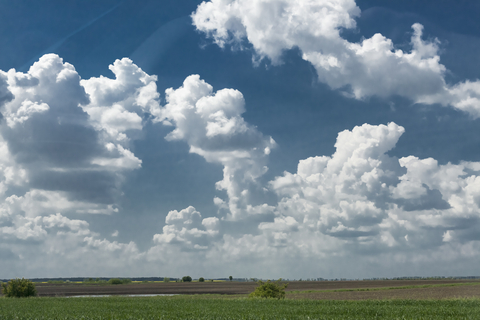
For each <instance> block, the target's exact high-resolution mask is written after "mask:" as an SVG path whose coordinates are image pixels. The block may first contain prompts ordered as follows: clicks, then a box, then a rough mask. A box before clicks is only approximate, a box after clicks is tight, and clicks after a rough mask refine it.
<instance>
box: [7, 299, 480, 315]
mask: <svg viewBox="0 0 480 320" xmlns="http://www.w3.org/2000/svg"><path fill="white" fill-rule="evenodd" d="M479 314H480V300H479V299H455V300H365V301H345V300H343V301H334V300H325V301H318V300H306V299H303V300H289V299H286V300H276V299H246V298H236V299H224V298H220V297H219V296H216V297H214V298H212V297H207V296H202V295H195V296H192V295H190V296H175V297H141V298H132V297H121V296H117V297H106V298H46V297H45V298H30V299H6V298H2V299H0V319H1V320H3V319H18V320H30V319H32V320H33V319H38V320H40V319H83V320H91V319H99V320H100V319H111V320H113V319H115V320H124V319H125V320H126V319H135V320H137V319H218V320H220V319H478V315H479Z"/></svg>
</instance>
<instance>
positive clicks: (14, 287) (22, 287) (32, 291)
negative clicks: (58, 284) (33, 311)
mask: <svg viewBox="0 0 480 320" xmlns="http://www.w3.org/2000/svg"><path fill="white" fill-rule="evenodd" d="M2 292H3V294H4V295H5V297H8V298H22V297H34V296H36V295H37V289H36V288H35V284H34V283H33V282H32V281H30V280H28V279H24V278H22V279H18V278H17V279H12V280H10V281H8V283H2Z"/></svg>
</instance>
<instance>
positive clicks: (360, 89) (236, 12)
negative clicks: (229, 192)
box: [192, 0, 480, 118]
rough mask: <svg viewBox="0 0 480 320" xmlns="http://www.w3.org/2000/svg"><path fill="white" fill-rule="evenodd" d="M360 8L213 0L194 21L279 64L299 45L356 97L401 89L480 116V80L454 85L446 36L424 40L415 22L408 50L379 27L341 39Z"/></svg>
mask: <svg viewBox="0 0 480 320" xmlns="http://www.w3.org/2000/svg"><path fill="white" fill-rule="evenodd" d="M359 15H360V9H359V8H358V7H357V6H356V4H355V1H353V0H311V1H295V0H273V1H272V0H211V1H208V2H202V3H201V4H200V5H199V6H198V8H197V10H196V11H195V12H194V13H193V14H192V20H193V24H194V25H195V26H196V28H197V30H199V31H202V32H204V33H205V34H207V36H209V37H211V38H213V39H214V41H215V43H217V44H218V45H219V46H221V47H223V46H225V45H226V44H231V45H232V46H233V47H242V45H243V43H244V42H245V40H247V41H248V42H249V43H250V44H251V45H252V47H253V50H254V60H256V61H258V60H261V59H264V58H268V59H270V61H271V62H272V64H274V65H276V64H280V63H281V62H282V61H281V57H282V53H283V52H284V51H285V50H289V49H292V48H298V49H299V50H300V51H301V53H302V57H303V59H304V60H306V61H308V62H310V63H311V64H312V65H313V66H314V67H315V70H316V71H317V75H318V79H319V80H320V81H322V82H324V83H326V84H328V85H329V86H330V87H331V88H332V89H339V90H342V91H343V92H345V93H346V94H348V95H351V96H353V97H355V98H357V99H362V98H365V97H369V96H373V95H376V96H381V97H388V96H392V95H399V96H403V97H406V98H409V99H411V100H413V101H415V102H418V103H427V104H432V103H439V104H442V105H450V106H453V107H454V108H456V109H459V110H461V111H464V112H467V113H468V114H470V115H471V116H472V117H473V118H478V117H480V103H479V98H478V97H479V95H480V89H479V84H478V81H475V82H468V81H466V82H461V83H458V84H456V85H453V86H452V85H449V84H447V83H446V82H445V78H444V75H445V72H446V68H445V66H443V65H442V64H441V63H440V56H439V47H438V44H439V40H438V39H434V40H424V39H422V33H423V26H422V25H421V24H419V23H415V24H413V25H412V29H413V34H412V36H411V41H410V45H411V50H410V51H409V52H408V51H403V50H400V49H397V48H395V45H394V43H393V42H392V40H390V39H388V38H386V37H385V36H383V35H382V34H380V33H377V34H375V35H373V36H372V37H371V38H368V39H362V40H361V41H360V42H357V43H354V42H349V41H348V40H346V39H344V38H342V30H343V29H355V28H356V23H355V18H357V17H358V16H359Z"/></svg>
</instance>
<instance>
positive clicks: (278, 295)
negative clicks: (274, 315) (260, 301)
mask: <svg viewBox="0 0 480 320" xmlns="http://www.w3.org/2000/svg"><path fill="white" fill-rule="evenodd" d="M281 280H282V279H279V280H278V281H276V282H271V281H270V280H268V281H267V282H263V281H262V280H260V281H258V284H259V286H258V287H257V288H255V291H253V292H252V293H250V295H249V297H251V298H275V299H285V288H286V287H287V285H288V284H287V283H285V284H283V285H282V284H280V281H281Z"/></svg>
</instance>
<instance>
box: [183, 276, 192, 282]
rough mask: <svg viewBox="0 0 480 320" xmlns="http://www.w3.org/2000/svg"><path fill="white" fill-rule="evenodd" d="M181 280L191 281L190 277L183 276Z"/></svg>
mask: <svg viewBox="0 0 480 320" xmlns="http://www.w3.org/2000/svg"><path fill="white" fill-rule="evenodd" d="M182 282H192V277H190V276H185V277H183V278H182Z"/></svg>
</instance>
